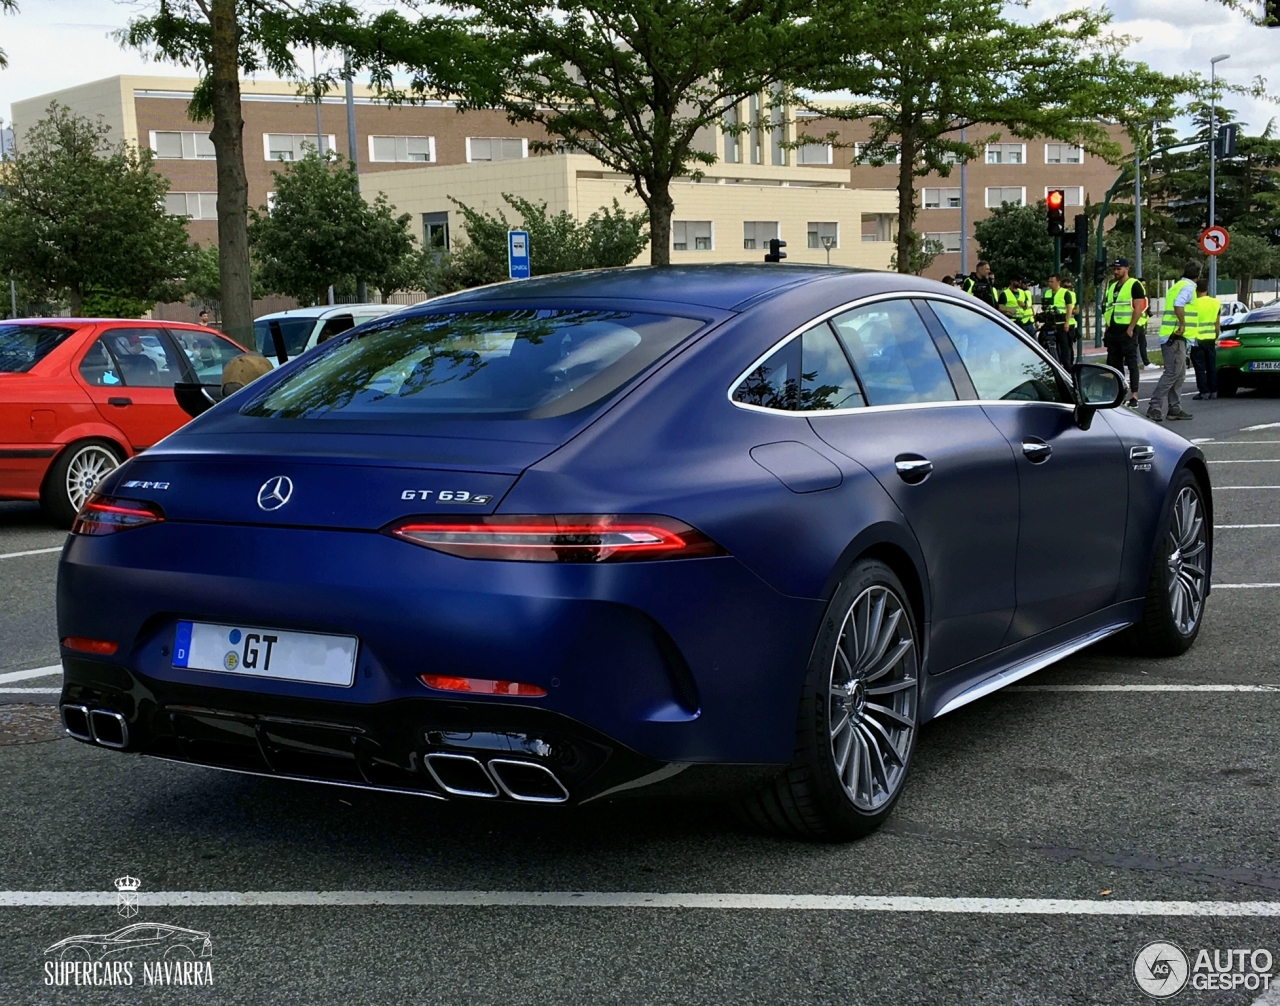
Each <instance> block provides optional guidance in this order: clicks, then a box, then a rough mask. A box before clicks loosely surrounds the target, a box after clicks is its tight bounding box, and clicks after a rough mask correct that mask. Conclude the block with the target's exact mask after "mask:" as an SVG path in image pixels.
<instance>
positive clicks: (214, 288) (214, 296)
mask: <svg viewBox="0 0 1280 1006" xmlns="http://www.w3.org/2000/svg"><path fill="white" fill-rule="evenodd" d="M187 292H188V293H190V294H191V296H192V297H193V298H194V299H195V302H196V304H197V305H198V306H200V307H201V308H204V309H205V310H213V309H215V308H216V306H217V304H218V302H219V301H220V300H221V299H222V277H221V276H220V275H219V274H218V246H217V245H205V246H204V247H203V248H201V247H197V248H196V250H195V251H194V252H193V253H192V255H191V268H190V270H189V271H188V273H187Z"/></svg>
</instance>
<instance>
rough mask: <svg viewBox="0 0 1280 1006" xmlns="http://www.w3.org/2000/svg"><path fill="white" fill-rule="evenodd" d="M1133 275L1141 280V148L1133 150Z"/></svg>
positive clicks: (1136, 147)
mask: <svg viewBox="0 0 1280 1006" xmlns="http://www.w3.org/2000/svg"><path fill="white" fill-rule="evenodd" d="M1133 274H1134V275H1135V276H1137V277H1138V279H1141V278H1142V148H1141V146H1140V145H1135V146H1134V148H1133Z"/></svg>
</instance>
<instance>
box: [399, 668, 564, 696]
mask: <svg viewBox="0 0 1280 1006" xmlns="http://www.w3.org/2000/svg"><path fill="white" fill-rule="evenodd" d="M418 678H419V680H421V681H422V683H423V684H424V685H426V686H427V687H428V688H435V689H437V690H439V691H442V692H470V693H472V694H473V695H525V696H529V697H531V698H541V697H542V696H544V695H546V694H547V690H546V689H545V688H540V687H538V686H537V685H530V684H526V683H525V682H523V681H494V680H493V679H492V678H456V677H453V676H451V675H447V674H419V675H418Z"/></svg>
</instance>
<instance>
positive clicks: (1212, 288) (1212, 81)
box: [1209, 53, 1231, 297]
mask: <svg viewBox="0 0 1280 1006" xmlns="http://www.w3.org/2000/svg"><path fill="white" fill-rule="evenodd" d="M1230 58H1231V54H1230V53H1223V54H1222V55H1221V56H1214V57H1213V58H1212V59H1211V60H1209V226H1210V227H1212V226H1213V225H1214V224H1216V223H1217V222H1218V219H1217V214H1216V210H1217V206H1216V204H1215V200H1214V196H1215V195H1216V193H1215V192H1214V188H1215V186H1214V181H1215V178H1214V174H1215V171H1214V167H1215V162H1216V161H1217V152H1218V120H1217V112H1218V64H1219V63H1221V62H1222V61H1223V60H1224V59H1230ZM1209 296H1210V297H1216V296H1218V256H1217V255H1210V256H1209Z"/></svg>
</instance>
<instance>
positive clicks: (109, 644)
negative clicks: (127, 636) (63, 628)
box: [62, 636, 119, 657]
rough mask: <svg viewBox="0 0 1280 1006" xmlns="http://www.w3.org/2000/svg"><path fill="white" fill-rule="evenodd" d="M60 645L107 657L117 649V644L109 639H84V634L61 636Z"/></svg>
mask: <svg viewBox="0 0 1280 1006" xmlns="http://www.w3.org/2000/svg"><path fill="white" fill-rule="evenodd" d="M62 645H63V646H65V647H66V648H67V649H68V650H78V651H79V652H80V653H96V654H98V655H99V656H102V657H109V656H111V654H113V653H115V652H116V650H117V649H119V646H118V645H117V644H116V643H115V642H114V641H112V640H110V639H86V638H85V637H84V636H63V637H62Z"/></svg>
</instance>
